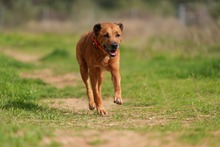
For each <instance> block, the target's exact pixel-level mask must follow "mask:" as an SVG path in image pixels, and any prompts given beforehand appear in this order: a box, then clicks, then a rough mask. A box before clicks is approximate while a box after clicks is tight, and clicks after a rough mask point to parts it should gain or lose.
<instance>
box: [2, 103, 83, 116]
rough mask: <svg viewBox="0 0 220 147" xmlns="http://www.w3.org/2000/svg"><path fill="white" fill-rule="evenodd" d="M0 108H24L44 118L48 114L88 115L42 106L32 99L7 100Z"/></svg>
mask: <svg viewBox="0 0 220 147" xmlns="http://www.w3.org/2000/svg"><path fill="white" fill-rule="evenodd" d="M0 109H5V110H9V111H10V110H24V111H27V112H28V113H34V114H36V115H38V116H42V118H45V117H46V116H56V117H59V116H62V117H64V116H79V115H86V114H87V113H86V112H84V111H82V112H74V111H67V110H61V109H56V108H50V107H47V106H41V105H39V104H36V103H34V102H32V101H26V100H9V101H6V102H5V104H3V105H2V106H0Z"/></svg>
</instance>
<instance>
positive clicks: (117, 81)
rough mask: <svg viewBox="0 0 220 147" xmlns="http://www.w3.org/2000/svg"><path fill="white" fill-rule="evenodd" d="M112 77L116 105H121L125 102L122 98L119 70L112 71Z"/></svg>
mask: <svg viewBox="0 0 220 147" xmlns="http://www.w3.org/2000/svg"><path fill="white" fill-rule="evenodd" d="M111 75H112V82H113V85H114V89H115V94H114V103H116V104H119V105H121V104H122V103H123V101H122V98H121V76H120V72H119V68H117V69H114V70H112V71H111Z"/></svg>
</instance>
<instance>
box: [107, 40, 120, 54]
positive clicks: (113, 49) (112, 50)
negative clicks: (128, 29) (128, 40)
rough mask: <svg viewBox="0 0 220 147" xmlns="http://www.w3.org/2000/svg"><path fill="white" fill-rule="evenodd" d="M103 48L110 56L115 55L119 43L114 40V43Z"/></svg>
mask: <svg viewBox="0 0 220 147" xmlns="http://www.w3.org/2000/svg"><path fill="white" fill-rule="evenodd" d="M105 49H106V51H107V52H108V53H109V56H110V57H115V56H116V51H117V50H118V49H119V44H118V43H116V42H114V43H112V44H110V45H109V46H106V45H105Z"/></svg>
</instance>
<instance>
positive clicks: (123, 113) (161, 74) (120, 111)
mask: <svg viewBox="0 0 220 147" xmlns="http://www.w3.org/2000/svg"><path fill="white" fill-rule="evenodd" d="M0 38H1V39H0V47H2V48H10V49H13V50H14V51H21V52H24V53H37V54H41V55H42V58H40V60H39V61H38V62H39V63H38V64H33V63H23V62H20V61H17V60H15V59H12V58H11V57H8V56H5V55H3V54H0V75H1V76H0V118H1V121H0V124H1V128H0V142H1V146H41V145H42V140H43V139H44V138H45V137H51V138H52V137H53V136H54V132H55V130H62V129H69V130H73V131H79V132H80V131H88V130H91V129H92V130H100V129H101V130H127V131H134V132H138V133H155V132H159V133H161V134H164V136H166V133H168V132H172V133H174V134H177V135H176V136H175V135H174V136H175V137H176V138H177V140H176V141H177V142H180V143H183V144H190V145H199V144H202V143H204V142H205V143H206V145H211V146H219V145H220V144H219V140H218V138H219V135H214V133H215V132H216V131H219V130H220V88H219V85H220V80H219V78H220V58H219V56H220V51H219V49H220V46H219V45H218V44H216V45H206V46H205V47H204V48H207V49H208V52H206V54H204V52H203V51H202V52H201V53H200V51H199V50H198V48H197V46H196V45H195V44H194V43H189V44H188V45H186V43H187V41H186V42H185V43H184V41H183V42H176V41H173V42H172V41H170V40H166V39H163V40H162V41H161V43H162V44H166V43H167V42H168V43H169V44H171V43H173V44H172V45H173V46H175V45H176V46H177V48H184V46H190V47H191V48H192V49H193V52H197V53H196V54H193V55H189V56H187V54H188V51H187V52H186V51H185V50H178V51H175V50H172V49H171V50H165V51H162V50H155V49H154V48H153V47H154V42H155V40H156V41H158V40H160V39H158V40H157V39H155V38H153V40H150V42H149V43H150V44H151V46H147V47H146V48H145V49H144V50H141V51H139V50H135V49H132V48H129V44H128V45H122V47H121V76H122V90H123V97H124V99H125V103H124V105H122V106H118V107H116V108H114V109H110V110H108V111H109V112H110V116H108V117H100V116H99V115H97V114H96V113H94V112H90V111H88V110H82V111H75V110H73V111H69V110H64V109H63V110H62V109H56V108H51V107H49V106H48V104H43V103H42V102H41V100H43V99H45V98H46V99H55V98H67V97H69V98H83V99H86V95H85V88H84V85H83V83H82V82H79V83H77V84H76V85H73V86H69V87H65V88H61V89H59V88H56V87H54V86H53V85H49V84H47V83H45V82H44V81H42V80H41V79H24V78H21V77H20V76H19V74H20V73H22V72H31V71H34V70H41V69H44V68H49V69H51V70H52V71H54V72H55V73H56V74H61V75H62V74H65V73H69V72H71V73H78V72H79V69H78V64H77V61H76V59H75V49H74V48H75V45H76V41H77V39H78V38H79V37H78V36H71V35H62V36H58V35H53V34H37V35H36V34H24V33H19V32H17V33H5V32H4V33H2V32H1V33H0ZM76 38H77V39H76ZM195 48H196V49H195ZM213 52H214V54H213ZM110 80H111V78H110V74H107V73H106V74H105V80H104V83H103V91H102V93H103V97H104V100H106V98H109V97H112V96H113V88H112V83H111V82H110ZM158 140H160V138H158ZM106 142H107V141H103V139H99V138H96V139H95V140H94V139H93V140H90V141H89V142H88V144H89V145H94V146H96V145H100V144H103V145H104V144H105V143H106ZM50 145H51V146H53V145H55V146H59V143H57V141H54V142H51V144H49V145H48V146H50Z"/></svg>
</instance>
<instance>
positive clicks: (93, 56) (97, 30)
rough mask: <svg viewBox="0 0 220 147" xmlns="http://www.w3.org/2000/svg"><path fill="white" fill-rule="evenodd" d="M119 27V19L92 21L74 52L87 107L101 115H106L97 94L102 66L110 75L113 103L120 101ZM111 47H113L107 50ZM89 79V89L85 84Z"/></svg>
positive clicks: (102, 75) (120, 39)
mask: <svg viewBox="0 0 220 147" xmlns="http://www.w3.org/2000/svg"><path fill="white" fill-rule="evenodd" d="M122 30H123V25H122V24H121V23H118V24H116V23H101V24H96V25H95V26H94V27H93V31H92V32H89V33H87V34H84V35H83V36H82V37H81V39H80V40H79V42H78V44H77V46H76V56H77V60H78V63H79V66H80V73H81V77H82V80H83V82H84V83H85V86H86V91H87V95H88V99H89V108H90V109H91V110H93V109H94V108H96V109H97V111H98V113H99V114H101V115H107V112H106V110H105V108H104V107H103V104H102V96H101V85H102V81H103V78H104V74H103V73H104V71H105V70H107V71H109V72H110V73H111V75H112V82H113V86H114V103H116V104H122V98H121V84H120V83H121V77H120V67H119V64H120V50H119V44H120V43H121V41H122ZM94 39H95V40H96V41H97V42H98V44H99V45H100V48H99V47H98V46H97V45H94ZM112 49H114V51H111V50H112ZM115 50H116V51H115ZM113 56H114V57H113ZM89 79H90V82H91V87H92V89H91V88H90V85H89Z"/></svg>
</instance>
